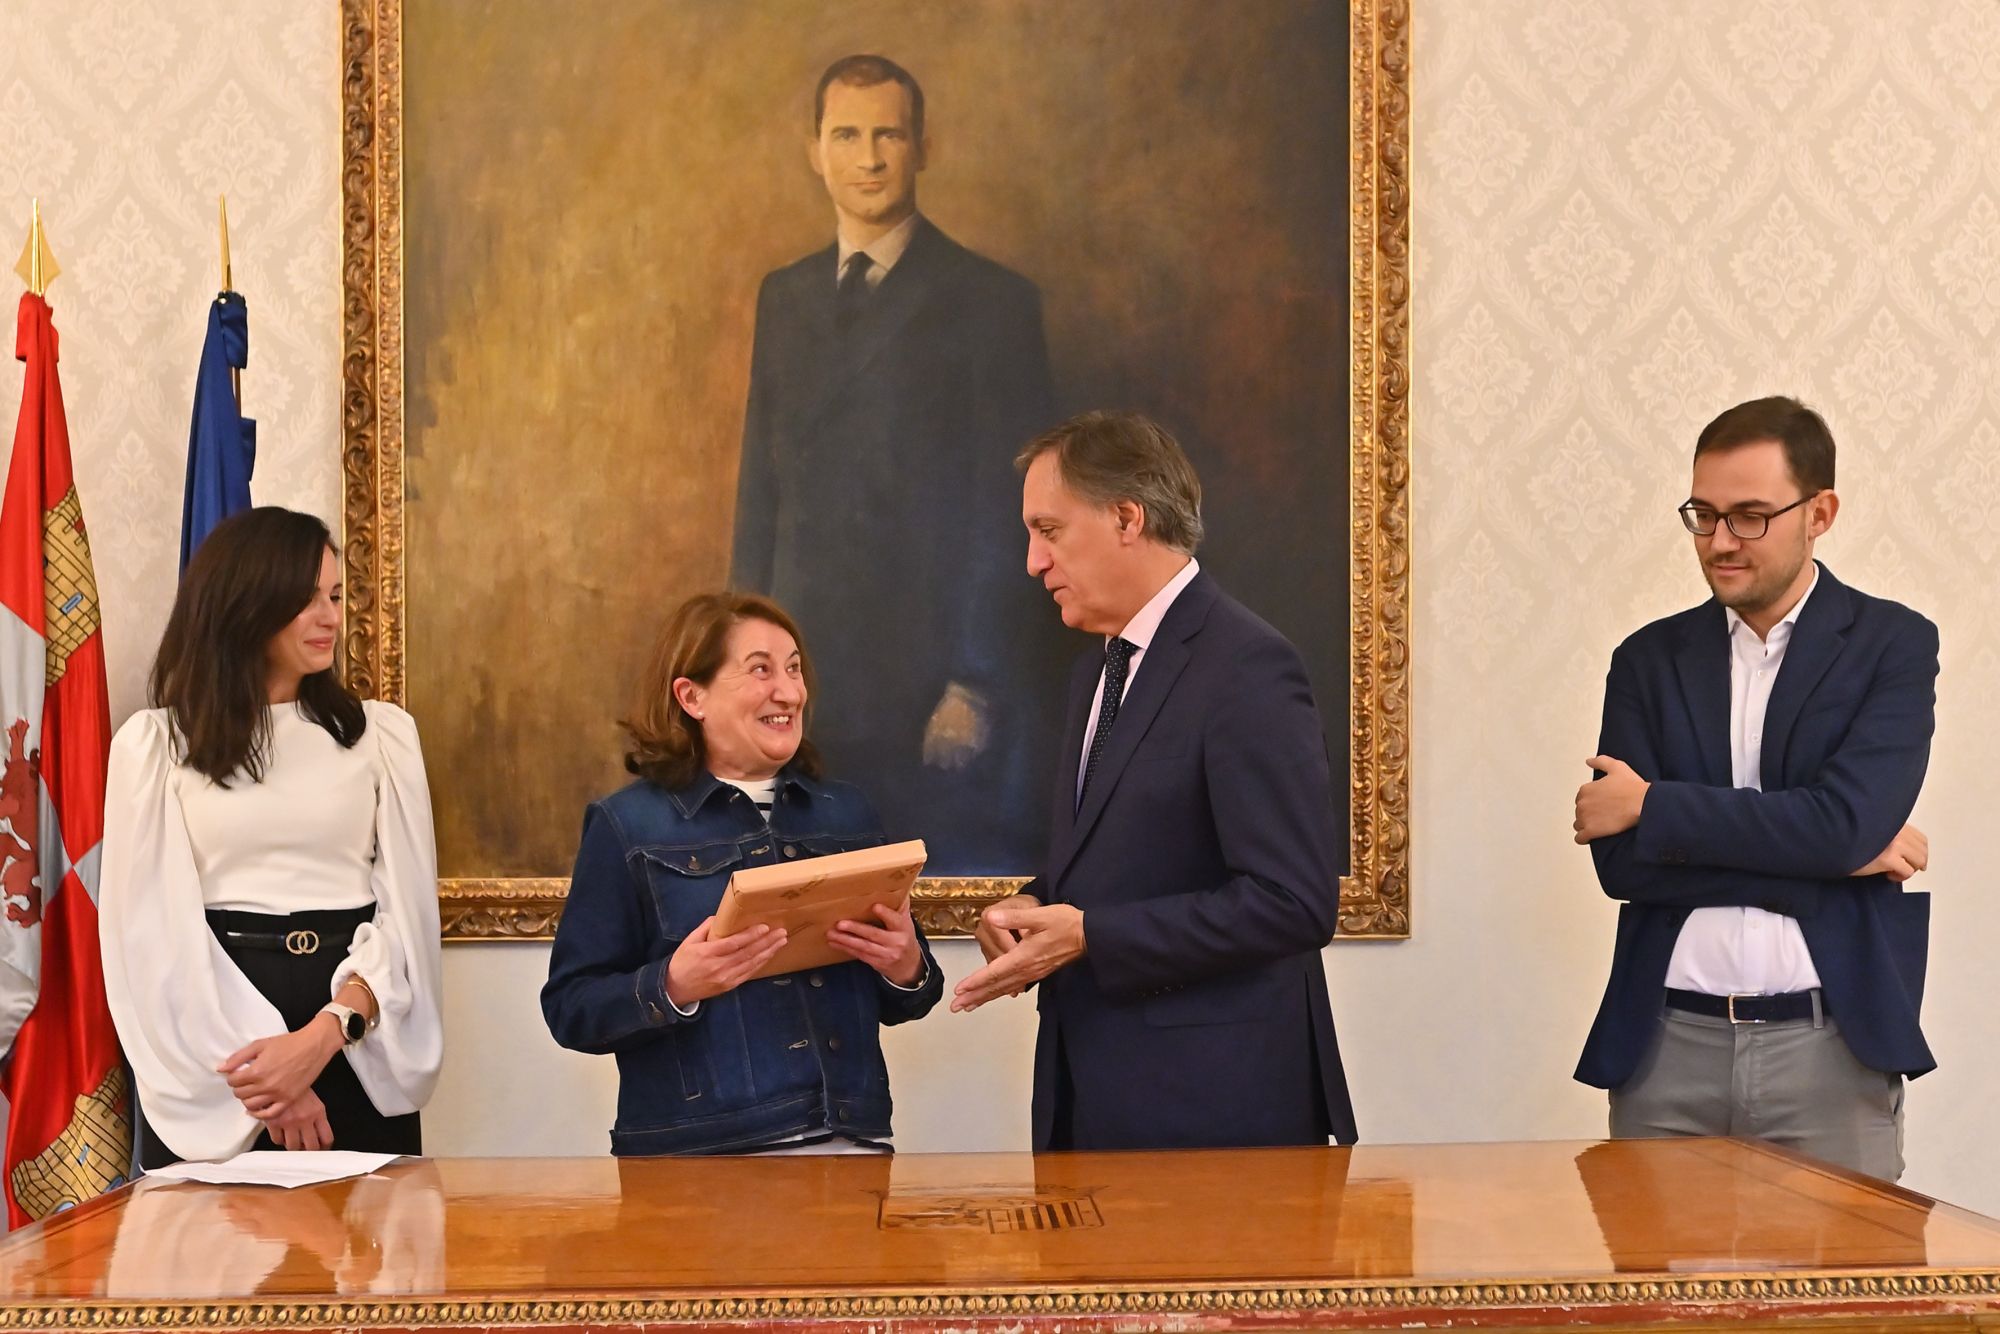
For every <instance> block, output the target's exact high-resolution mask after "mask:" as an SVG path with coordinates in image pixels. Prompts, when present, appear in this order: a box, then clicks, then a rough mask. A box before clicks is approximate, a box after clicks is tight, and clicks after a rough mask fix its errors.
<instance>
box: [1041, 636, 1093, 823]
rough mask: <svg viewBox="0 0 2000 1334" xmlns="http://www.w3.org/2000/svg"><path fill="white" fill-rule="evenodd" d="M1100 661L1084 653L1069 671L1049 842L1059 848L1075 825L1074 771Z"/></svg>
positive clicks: (1079, 754)
mask: <svg viewBox="0 0 2000 1334" xmlns="http://www.w3.org/2000/svg"><path fill="white" fill-rule="evenodd" d="M1103 670H1104V666H1103V662H1102V660H1101V659H1100V658H1099V657H1098V656H1097V655H1096V654H1094V653H1085V654H1082V655H1080V656H1079V657H1078V658H1077V660H1076V666H1075V667H1073V668H1071V669H1070V674H1069V716H1068V719H1067V721H1066V722H1064V724H1063V734H1062V735H1063V748H1062V760H1061V763H1059V764H1058V765H1057V766H1056V781H1055V792H1054V795H1053V796H1052V797H1051V798H1050V800H1051V802H1052V803H1053V805H1054V820H1053V822H1052V823H1051V824H1050V825H1049V830H1050V842H1051V844H1052V845H1054V846H1057V847H1060V846H1062V845H1063V844H1064V842H1065V840H1067V838H1068V837H1069V833H1070V830H1071V829H1073V828H1074V827H1075V825H1076V770H1077V766H1078V765H1079V764H1081V763H1083V726H1084V724H1085V723H1087V722H1089V721H1090V697H1091V696H1092V695H1093V694H1095V693H1096V692H1097V678H1098V677H1099V676H1100V675H1101V674H1102V673H1103Z"/></svg>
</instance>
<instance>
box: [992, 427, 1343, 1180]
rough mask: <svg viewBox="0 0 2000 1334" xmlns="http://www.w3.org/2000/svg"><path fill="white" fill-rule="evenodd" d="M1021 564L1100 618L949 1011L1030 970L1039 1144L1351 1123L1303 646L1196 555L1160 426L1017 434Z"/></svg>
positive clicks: (1196, 494) (1148, 1144) (1317, 1137)
mask: <svg viewBox="0 0 2000 1334" xmlns="http://www.w3.org/2000/svg"><path fill="white" fill-rule="evenodd" d="M1016 465H1017V466H1018V467H1020V468H1022V469H1023V470H1024V472H1025V477H1024V481H1023V486H1022V520H1023V522H1024V523H1025V524H1026V525H1027V529H1028V572H1029V573H1030V574H1031V575H1034V576H1035V577H1037V578H1039V579H1040V580H1041V581H1042V583H1043V585H1044V586H1045V587H1046V588H1047V589H1048V591H1049V593H1050V594H1051V595H1052V596H1053V597H1054V599H1055V603H1056V606H1057V607H1058V608H1059V609H1060V610H1061V613H1062V620H1063V624H1065V625H1067V626H1069V627H1070V628H1071V629H1074V630H1082V631H1084V632H1086V633H1087V634H1090V635H1093V636H1100V637H1102V638H1101V641H1100V643H1099V644H1098V645H1097V646H1096V647H1093V648H1092V649H1091V651H1090V652H1088V653H1087V654H1085V655H1084V657H1083V658H1082V659H1080V660H1079V661H1078V663H1077V667H1076V670H1075V672H1074V673H1073V675H1072V677H1071V680H1070V691H1069V725H1068V729H1067V731H1066V732H1065V733H1064V736H1065V747H1064V751H1063V758H1062V760H1061V762H1060V763H1059V765H1058V767H1057V772H1056V783H1055V796H1054V805H1053V811H1052V824H1053V829H1052V832H1051V836H1050V845H1049V853H1048V858H1047V861H1046V863H1045V864H1044V867H1043V871H1042V874H1041V876H1040V877H1039V878H1038V879H1036V880H1035V881H1033V882H1032V883H1031V884H1030V885H1029V886H1028V887H1027V890H1026V891H1025V892H1024V893H1022V894H1021V895H1019V896H1018V897H1017V898H1015V899H1010V900H1008V901H1006V902H1004V903H1001V904H998V905H995V906H994V907H992V908H989V909H988V910H987V911H986V913H985V915H984V920H983V921H982V923H981V926H980V929H979V940H980V944H981V946H982V948H983V949H984V951H985V953H986V956H987V959H988V963H987V965H986V967H984V968H983V969H981V970H980V971H979V972H977V973H974V974H973V975H972V976H971V977H968V978H966V979H965V980H964V981H963V982H961V983H960V984H959V986H958V989H957V992H956V995H955V997H954V999H953V1001H952V1008H953V1009H955V1010H968V1009H972V1008H974V1007H976V1006H978V1005H982V1004H984V1003H985V1002H987V1001H989V1000H992V999H994V998H995V997H998V996H1003V995H1011V994H1015V993H1018V992H1019V991H1021V990H1022V989H1023V988H1025V987H1027V986H1029V985H1030V984H1033V983H1039V984H1040V985H1039V986H1037V987H1036V988H1035V996H1036V1004H1037V1006H1038V1007H1039V1008H1040V1011H1041V1028H1040V1034H1039V1036H1038V1038H1037V1041H1036V1044H1035V1092H1034V1146H1035V1148H1036V1149H1051V1148H1055V1149H1152V1148H1162V1149H1164V1148H1207V1147H1224V1146H1243V1145H1270V1144H1325V1143H1326V1140H1327V1136H1328V1135H1335V1136H1337V1137H1338V1138H1339V1139H1340V1142H1341V1143H1343V1144H1347V1143H1352V1142H1353V1140H1354V1136H1355V1131H1354V1113H1353V1109H1352V1107H1351V1105H1350V1104H1349V1102H1348V1096H1347V1080H1346V1075H1345V1074H1344V1072H1343V1071H1342V1069H1341V1063H1340V1049H1339V1046H1338V1045H1337V1044H1336V1042H1335V1040H1334V1032H1333V1015H1332V1012H1331V1009H1330V1007H1329V1006H1328V1003H1327V988H1326V973H1325V971H1324V969H1323V967H1322V965H1321V961H1320V949H1321V947H1322V946H1323V945H1325V944H1326V943H1327V941H1328V940H1330V939H1331V938H1332V936H1333V933H1334V929H1335V926H1336V924H1337V921H1338V917H1339V907H1340V871H1339V865H1340V859H1339V849H1337V848H1336V847H1335V838H1334V831H1335V829H1336V828H1337V821H1336V819H1335V814H1334V805H1333V791H1332V782H1331V777H1330V774H1329V772H1328V764H1327V754H1326V742H1325V734H1324V732H1323V731H1322V730H1321V726H1320V718H1319V711H1318V710H1317V708H1315V707H1314V704H1313V697H1312V688H1311V686H1310V684H1309V683H1308V681H1307V679H1306V672H1305V666H1304V664H1303V663H1302V662H1301V661H1300V658H1299V655H1298V651H1297V650H1296V649H1294V648H1293V647H1292V645H1291V644H1290V643H1289V642H1288V641H1287V640H1286V639H1285V638H1284V636H1282V635H1280V634H1279V633H1278V632H1277V631H1276V630H1273V629H1272V628H1271V627H1270V626H1268V625H1266V624H1265V623H1264V622H1263V621H1261V620H1259V619H1257V617H1256V616H1254V615H1252V614H1251V613H1250V612H1249V611H1248V610H1247V609H1245V608H1244V607H1243V606H1242V604H1240V603H1238V602H1237V601H1235V600H1234V599H1233V598H1230V597H1229V596H1227V595H1226V594H1224V593H1223V592H1222V590H1221V589H1220V588H1218V587H1217V586H1216V583H1215V581H1214V579H1213V578H1211V577H1210V576H1209V575H1207V574H1205V573H1203V572H1202V570H1201V566H1200V565H1199V563H1198V562H1196V560H1195V559H1194V551H1195V548H1196V546H1197V545H1198V544H1199V543H1200V541H1201V532H1202V529H1201V484H1200V482H1199V481H1198V480H1197V479H1196V477H1195V474H1194V469H1193V468H1192V467H1191V466H1189V464H1188V461H1187V457H1186V455H1184V454H1183V453H1182V452H1181V449H1180V446H1179V445H1178V444H1177V443H1176V442H1175V441H1174V439H1173V437H1172V436H1170V435H1169V434H1167V432H1166V431H1165V430H1163V429H1161V428H1160V427H1159V426H1158V425H1156V424H1155V423H1153V422H1150V421H1148V420H1146V419H1145V418H1143V417H1140V416H1137V415H1136V414H1113V413H1089V414H1086V415H1084V416H1082V417H1078V418H1075V419H1073V420H1071V421H1069V422H1066V423H1064V424H1063V425H1061V426H1059V427H1057V428H1056V429H1055V430H1053V431H1051V432H1049V433H1048V434H1046V435H1043V436H1041V437H1040V438H1038V439H1036V440H1035V441H1033V442H1032V443H1030V444H1029V445H1028V446H1027V448H1026V449H1024V450H1023V451H1022V452H1021V455H1020V457H1019V458H1018V459H1017V460H1016Z"/></svg>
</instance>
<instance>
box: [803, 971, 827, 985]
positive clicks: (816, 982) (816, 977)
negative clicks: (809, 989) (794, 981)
mask: <svg viewBox="0 0 2000 1334" xmlns="http://www.w3.org/2000/svg"><path fill="white" fill-rule="evenodd" d="M806 980H807V981H808V982H811V983H812V984H813V985H814V986H816V987H823V986H825V985H826V979H824V978H822V977H821V976H820V975H819V974H818V973H814V974H813V975H812V976H811V977H809V978H807V979H806Z"/></svg>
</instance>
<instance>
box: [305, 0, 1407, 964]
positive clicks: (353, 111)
mask: <svg viewBox="0 0 2000 1334" xmlns="http://www.w3.org/2000/svg"><path fill="white" fill-rule="evenodd" d="M402 10H403V4H402V0H341V221H342V253H341V286H342V302H341V325H342V364H341V427H342V444H341V481H342V488H343V507H342V508H343V518H344V522H345V527H344V530H343V533H342V549H343V554H344V558H345V565H346V583H347V605H346V625H345V631H344V636H343V640H342V647H343V658H344V664H345V667H346V671H347V679H348V681H349V683H350V684H351V685H352V686H353V687H354V688H355V689H356V690H358V691H359V692H360V693H361V694H363V695H365V696H370V697H373V698H378V699H386V700H392V701H395V702H397V703H401V702H403V700H404V699H405V681H404V670H403V668H404V662H403V644H404V627H405V624H406V614H407V613H406V608H405V604H404V592H403V590H404V580H403V573H404V571H403V536H404V510H403V439H404V437H403V232H402V228H403V209H402V203H403V197H402V167H403V158H402V143H403V123H402V117H403V71H402V54H403V53H402V32H403V14H402ZM1348 50H1349V55H1350V64H1349V79H1350V84H1349V95H1348V108H1349V131H1350V141H1349V146H1350V152H1349V228H1350V231H1349V250H1348V253H1349V258H1350V315H1351V319H1352V335H1351V339H1352V341H1351V361H1350V366H1349V383H1350V389H1349V395H1350V398H1349V422H1350V439H1349V451H1350V463H1349V474H1348V475H1349V506H1350V533H1351V535H1352V542H1353V549H1352V552H1351V553H1350V567H1349V568H1350V571H1351V581H1350V594H1349V617H1350V627H1351V635H1350V652H1349V669H1350V678H1351V680H1350V684H1351V691H1350V701H1351V703H1350V709H1351V712H1350V716H1349V744H1348V757H1349V766H1350V771H1349V781H1348V793H1349V806H1350V812H1349V815H1350V822H1349V828H1350V830H1351V833H1350V860H1349V865H1350V866H1351V867H1352V868H1353V870H1352V873H1351V874H1350V875H1348V876H1347V877H1346V878H1345V879H1344V880H1343V881H1342V883H1341V896H1340V897H1341V916H1340V933H1341V935H1342V936H1343V937H1348V938H1354V937H1376V938H1382V937H1388V938H1400V937H1404V936H1407V935H1408V934H1409V931H1410V525H1409V519H1410V450H1409V386H1410V347H1409V328H1410V321H1409V315H1410V258H1409V239H1410V218H1409V200H1410V175H1409V166H1410V161H1409V158H1410V155H1409V141H1410V0H1349V38H1348ZM1023 883H1024V882H1023V881H1021V880H1019V879H1014V878H1004V877H991V878H977V879H948V880H943V879H929V880H924V881H922V882H920V883H919V885H918V890H917V900H916V902H917V912H918V919H919V920H920V921H921V922H922V923H923V925H924V929H925V930H926V931H928V932H930V933H931V934H933V935H960V934H964V933H965V932H966V931H967V930H969V928H970V925H971V923H972V921H973V920H974V919H975V918H976V917H977V915H978V912H979V909H980V908H981V907H983V906H984V905H985V904H987V903H991V902H993V901H995V900H996V899H999V898H1003V897H1005V896H1006V895H1008V894H1011V893H1013V892H1014V891H1015V890H1017V889H1019V888H1020V887H1021V885H1022V884H1023ZM564 892H565V882H564V881H563V880H561V879H514V880H490V879H479V880H472V879H460V880H446V881H445V882H444V883H443V885H442V887H441V894H442V901H443V913H442V915H443V922H444V935H445V938H446V939H447V940H494V939H502V940H539V939H547V938H548V937H549V936H550V935H551V934H552V933H553V932H554V930H555V923H556V919H557V917H558V916H560V914H561V910H562V899H563V894H564Z"/></svg>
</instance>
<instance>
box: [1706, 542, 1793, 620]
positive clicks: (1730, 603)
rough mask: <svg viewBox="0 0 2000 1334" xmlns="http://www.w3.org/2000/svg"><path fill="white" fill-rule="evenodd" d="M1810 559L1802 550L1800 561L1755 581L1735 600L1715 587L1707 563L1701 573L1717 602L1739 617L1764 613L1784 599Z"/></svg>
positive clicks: (1737, 595) (1738, 594) (1735, 596)
mask: <svg viewBox="0 0 2000 1334" xmlns="http://www.w3.org/2000/svg"><path fill="white" fill-rule="evenodd" d="M1810 559H1811V556H1810V555H1809V553H1808V552H1807V551H1806V550H1805V549H1803V548H1801V549H1800V551H1799V553H1798V559H1797V560H1796V561H1794V562H1793V563H1792V564H1791V566H1790V567H1789V568H1787V569H1785V570H1783V571H1782V572H1779V571H1773V572H1772V573H1770V574H1769V575H1768V576H1766V577H1765V578H1761V579H1757V580H1753V581H1752V582H1751V583H1750V584H1749V585H1748V586H1747V587H1745V588H1744V589H1743V590H1742V591H1741V592H1740V593H1737V594H1735V595H1734V597H1733V598H1730V597H1724V596H1723V594H1722V590H1721V589H1719V588H1717V587H1716V586H1715V580H1714V579H1713V578H1712V577H1711V576H1710V572H1709V568H1708V562H1707V561H1703V562H1702V565H1701V573H1702V577H1703V578H1704V579H1706V580H1707V581H1708V591H1709V592H1711V593H1713V594H1715V600H1716V601H1717V602H1720V603H1721V604H1722V605H1723V606H1725V607H1727V608H1729V610H1731V611H1733V612H1735V613H1736V614H1737V615H1738V616H1742V615H1744V614H1745V613H1755V612H1759V611H1762V610H1764V609H1765V608H1766V607H1769V606H1771V605H1772V604H1773V603H1775V602H1776V601H1777V600H1778V599H1779V598H1781V597H1783V596H1784V595H1785V590H1786V589H1788V588H1790V587H1791V586H1792V583H1793V581H1794V580H1796V579H1797V578H1798V577H1799V571H1801V570H1803V569H1805V567H1806V562H1807V561H1808V560H1810Z"/></svg>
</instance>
